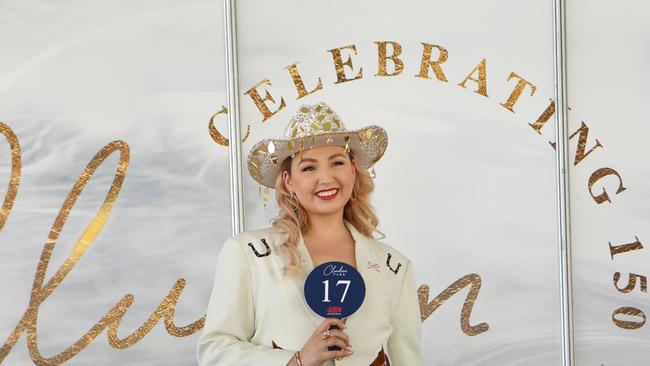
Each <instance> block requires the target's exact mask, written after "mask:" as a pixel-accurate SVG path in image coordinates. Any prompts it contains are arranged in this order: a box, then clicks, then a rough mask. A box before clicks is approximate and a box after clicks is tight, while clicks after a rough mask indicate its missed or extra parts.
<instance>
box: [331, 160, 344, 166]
mask: <svg viewBox="0 0 650 366" xmlns="http://www.w3.org/2000/svg"><path fill="white" fill-rule="evenodd" d="M333 164H334V165H345V162H344V161H341V160H338V161H335V162H334V163H333Z"/></svg>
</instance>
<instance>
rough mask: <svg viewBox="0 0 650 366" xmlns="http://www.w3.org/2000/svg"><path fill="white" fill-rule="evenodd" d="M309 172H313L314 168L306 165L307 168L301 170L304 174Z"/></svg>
mask: <svg viewBox="0 0 650 366" xmlns="http://www.w3.org/2000/svg"><path fill="white" fill-rule="evenodd" d="M310 170H314V167H312V166H311V165H308V166H306V167H304V168H302V170H301V171H303V172H306V171H310Z"/></svg>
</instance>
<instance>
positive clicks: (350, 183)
mask: <svg viewBox="0 0 650 366" xmlns="http://www.w3.org/2000/svg"><path fill="white" fill-rule="evenodd" d="M355 174H356V170H355V168H354V165H353V162H352V161H351V160H350V157H349V155H348V154H347V153H346V152H345V149H344V148H343V147H342V146H321V147H316V148H312V149H307V150H304V151H303V154H302V160H301V159H300V155H299V154H296V157H295V158H294V159H293V160H292V161H291V174H290V175H289V174H287V172H286V171H283V172H282V179H283V181H284V184H285V186H286V187H287V190H288V191H289V192H295V193H296V197H298V202H300V204H301V205H302V207H303V208H304V209H305V211H307V213H308V214H309V215H310V216H311V215H332V214H340V215H341V216H342V215H343V208H344V207H345V204H346V203H347V202H348V200H349V199H350V196H351V195H352V188H353V187H354V180H355Z"/></svg>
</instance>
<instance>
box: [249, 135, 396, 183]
mask: <svg viewBox="0 0 650 366" xmlns="http://www.w3.org/2000/svg"><path fill="white" fill-rule="evenodd" d="M346 144H347V146H348V147H349V148H350V150H351V151H352V153H353V154H354V157H355V160H356V163H357V164H358V165H359V166H360V167H361V168H363V169H368V168H370V167H371V166H373V165H374V164H375V163H376V162H377V161H379V159H381V157H382V156H383V155H384V152H385V151H386V148H387V147H388V134H387V133H386V130H384V129H383V128H382V127H379V126H375V125H372V126H368V127H364V128H362V129H358V130H350V131H337V132H323V133H319V134H313V135H309V136H305V137H300V138H294V139H264V140H262V141H260V142H258V143H257V144H255V146H253V148H252V149H251V150H250V152H249V153H248V172H249V173H250V175H251V177H253V179H255V181H257V182H258V183H259V184H261V185H263V186H266V187H269V188H273V189H275V181H276V179H277V176H278V174H280V168H281V165H282V162H283V161H284V160H285V159H286V158H288V157H294V156H296V155H298V156H299V155H300V153H301V151H302V152H304V151H305V150H308V149H313V148H315V147H321V146H346Z"/></svg>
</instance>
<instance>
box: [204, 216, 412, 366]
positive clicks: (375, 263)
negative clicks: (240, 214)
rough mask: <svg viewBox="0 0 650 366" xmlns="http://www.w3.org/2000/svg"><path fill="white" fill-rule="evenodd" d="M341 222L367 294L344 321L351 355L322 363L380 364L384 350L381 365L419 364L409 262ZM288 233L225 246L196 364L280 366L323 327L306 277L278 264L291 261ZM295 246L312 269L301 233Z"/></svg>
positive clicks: (248, 235) (260, 233)
mask: <svg viewBox="0 0 650 366" xmlns="http://www.w3.org/2000/svg"><path fill="white" fill-rule="evenodd" d="M345 225H346V226H347V228H348V229H349V230H350V232H351V233H352V237H353V238H354V240H355V242H356V245H355V254H356V263H357V270H358V271H359V272H360V273H361V276H362V277H363V279H364V281H365V285H366V297H365V300H364V302H363V304H362V305H361V308H359V310H357V312H356V313H354V314H353V315H351V316H350V317H349V318H348V319H347V320H346V325H347V329H346V330H345V333H346V334H347V335H348V336H349V337H350V344H351V345H352V348H353V351H354V353H353V354H352V355H350V356H348V357H345V358H344V359H342V360H341V361H334V360H332V361H328V362H326V363H324V364H323V365H327V366H332V365H350V366H369V365H371V364H372V365H384V362H383V361H384V355H385V357H387V358H388V360H387V361H388V362H386V365H391V366H418V365H423V361H422V349H421V324H422V322H421V319H420V309H419V305H418V298H417V293H416V288H415V280H414V275H413V265H412V263H411V261H409V259H408V258H406V257H405V256H404V255H402V254H401V253H400V252H398V251H397V250H395V249H394V248H392V247H391V246H389V245H387V244H384V243H382V242H380V241H378V240H376V239H373V238H369V237H366V236H364V235H363V234H361V233H359V232H358V231H357V230H356V228H355V227H354V226H353V225H352V224H350V223H349V222H347V221H346V222H345ZM285 238H286V235H283V234H281V233H280V232H279V231H278V230H277V229H275V228H273V227H270V228H266V229H261V230H256V231H250V232H244V233H241V234H239V235H237V236H235V237H234V238H231V239H228V240H227V241H226V242H225V243H224V245H223V247H222V249H221V252H220V255H219V259H218V263H217V269H216V275H215V280H214V288H213V290H212V294H211V296H210V302H209V305H208V309H207V318H206V322H205V327H204V328H203V331H202V333H201V335H200V337H199V341H198V347H197V353H198V361H199V364H200V365H203V366H260V365H264V366H285V365H286V364H287V363H288V362H289V361H290V359H291V357H292V356H293V354H294V353H295V351H296V350H299V349H300V348H302V346H303V345H304V344H305V342H306V341H307V339H308V338H309V337H310V336H311V335H312V334H313V332H314V330H315V329H316V328H317V327H318V325H320V324H321V322H322V321H323V318H322V317H320V316H318V315H316V314H315V313H313V312H312V310H311V309H310V308H309V307H308V305H307V304H306V302H305V299H304V292H303V286H304V283H305V279H306V275H302V276H299V277H296V276H293V277H291V276H287V277H286V278H283V272H282V269H283V267H284V266H285V265H286V264H287V263H288V262H289V255H288V253H286V250H284V249H283V248H281V244H282V243H283V242H284V239H285ZM298 251H299V253H300V256H301V258H302V263H301V266H302V268H303V269H304V270H305V273H309V272H310V271H311V270H312V269H313V268H314V265H313V263H312V261H311V256H310V255H309V252H308V250H307V248H306V246H305V244H304V242H303V239H302V236H301V237H300V240H299V243H298ZM382 350H383V355H382ZM380 359H381V361H380Z"/></svg>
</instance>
